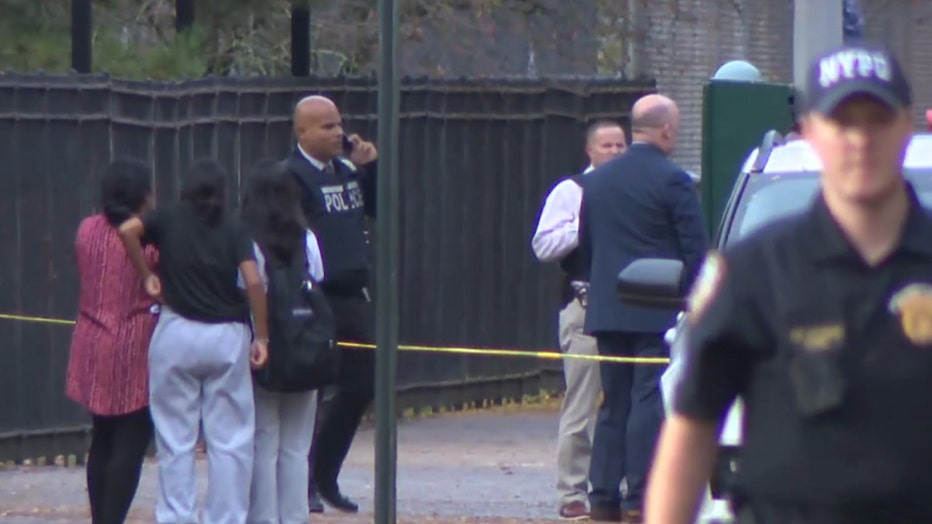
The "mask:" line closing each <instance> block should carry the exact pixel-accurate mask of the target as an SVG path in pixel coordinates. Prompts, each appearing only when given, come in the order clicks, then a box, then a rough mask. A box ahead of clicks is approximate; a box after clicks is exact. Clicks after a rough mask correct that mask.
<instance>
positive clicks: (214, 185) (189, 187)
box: [181, 158, 227, 224]
mask: <svg viewBox="0 0 932 524" xmlns="http://www.w3.org/2000/svg"><path fill="white" fill-rule="evenodd" d="M226 179H227V172H226V170H225V169H224V168H223V166H221V165H220V164H219V163H218V162H217V161H216V160H213V159H211V158H202V159H200V160H197V161H196V162H194V164H193V165H192V166H191V168H190V169H188V173H187V174H186V175H185V177H184V181H183V182H182V184H181V201H182V202H186V203H188V204H191V205H192V206H193V207H194V210H195V212H196V213H197V215H198V216H199V217H201V219H202V220H204V222H205V223H207V224H216V223H217V222H219V221H220V219H221V218H223V208H224V204H223V202H224V199H225V198H226Z"/></svg>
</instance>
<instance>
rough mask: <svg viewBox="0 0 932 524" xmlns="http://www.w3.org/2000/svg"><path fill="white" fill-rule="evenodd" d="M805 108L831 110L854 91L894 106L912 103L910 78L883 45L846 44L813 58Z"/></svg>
mask: <svg viewBox="0 0 932 524" xmlns="http://www.w3.org/2000/svg"><path fill="white" fill-rule="evenodd" d="M802 94H803V100H804V104H803V110H804V112H806V113H809V112H816V113H822V114H826V115H827V114H831V113H832V112H834V111H835V109H837V108H838V106H839V105H841V103H842V102H844V101H845V100H847V99H848V98H850V97H852V96H855V95H868V96H872V97H874V98H876V99H877V100H879V101H881V102H883V103H884V104H886V105H888V106H890V108H892V109H900V108H905V107H909V106H910V105H912V94H911V92H910V87H909V80H907V79H906V75H905V74H904V72H903V69H902V67H900V62H899V60H897V58H896V56H894V54H893V53H892V52H891V51H890V50H888V49H886V48H883V47H873V46H845V47H841V48H838V49H835V50H833V51H831V52H828V53H826V54H824V55H822V56H821V57H819V58H817V59H816V60H814V61H813V63H812V65H811V66H810V68H809V72H808V77H807V79H806V86H805V92H804V93H802Z"/></svg>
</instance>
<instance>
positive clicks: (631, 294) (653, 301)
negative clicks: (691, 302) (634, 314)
mask: <svg viewBox="0 0 932 524" xmlns="http://www.w3.org/2000/svg"><path fill="white" fill-rule="evenodd" d="M682 279H683V262H682V261H681V260H676V259H670V258H639V259H637V260H635V261H634V262H631V263H630V264H628V265H627V267H625V268H624V269H622V270H621V272H620V273H618V284H617V290H618V297H619V298H620V299H621V301H622V302H624V303H625V304H628V305H630V306H638V307H648V308H656V309H679V310H682V309H684V308H685V301H684V299H683V296H682V293H681V292H680V287H681V286H680V284H681V282H682Z"/></svg>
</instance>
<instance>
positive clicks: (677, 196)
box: [666, 171, 708, 289]
mask: <svg viewBox="0 0 932 524" xmlns="http://www.w3.org/2000/svg"><path fill="white" fill-rule="evenodd" d="M666 198H667V205H668V209H669V210H670V216H671V218H672V220H673V227H674V229H675V230H676V237H677V242H678V243H679V247H680V254H681V256H682V257H683V266H684V268H683V269H684V278H683V285H684V289H691V288H692V284H693V280H695V278H696V274H697V273H698V272H699V265H700V264H702V258H703V257H704V256H705V252H706V250H707V249H708V239H707V237H706V232H705V222H704V221H703V217H702V206H701V205H700V203H699V193H698V191H696V184H695V183H694V182H693V181H692V179H691V178H690V177H689V175H688V174H686V172H685V171H681V172H679V173H677V174H676V175H675V176H674V177H673V178H672V180H671V182H670V183H669V184H668V185H667V188H666Z"/></svg>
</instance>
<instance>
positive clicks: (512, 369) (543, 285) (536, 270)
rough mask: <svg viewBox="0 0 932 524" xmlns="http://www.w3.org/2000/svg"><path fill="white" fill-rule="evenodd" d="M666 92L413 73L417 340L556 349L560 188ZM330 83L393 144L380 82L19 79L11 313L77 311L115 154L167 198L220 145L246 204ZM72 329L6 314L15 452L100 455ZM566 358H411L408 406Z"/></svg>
mask: <svg viewBox="0 0 932 524" xmlns="http://www.w3.org/2000/svg"><path fill="white" fill-rule="evenodd" d="M652 91H654V85H653V83H652V82H648V81H642V82H627V81H626V82H619V81H591V80H582V79H576V80H552V81H519V80H463V81H445V82H437V81H427V80H411V79H408V80H405V81H404V82H403V85H402V95H401V125H400V133H401V135H400V142H401V152H400V165H401V178H402V188H401V191H402V193H401V194H402V198H401V200H402V203H401V209H400V210H399V213H400V214H401V237H402V242H403V244H402V248H401V274H400V283H401V301H402V304H401V311H400V319H401V326H400V340H401V342H402V343H407V344H420V345H428V346H448V345H449V346H473V347H476V346H478V347H506V348H519V349H549V348H554V347H555V319H556V308H557V289H558V273H557V269H556V268H555V267H548V266H544V265H542V264H539V263H537V262H536V261H535V260H534V258H533V256H532V253H531V252H530V248H529V240H530V237H531V234H532V232H533V228H534V225H535V223H536V219H537V216H538V213H539V208H540V204H541V199H542V197H543V196H544V195H545V194H546V192H547V190H548V189H549V188H550V187H551V185H552V184H553V182H554V181H555V180H556V179H557V177H558V176H560V175H562V174H568V173H572V172H575V171H577V170H579V169H580V168H581V167H583V166H584V157H583V147H582V145H583V139H582V129H583V126H584V125H585V124H586V123H587V122H589V121H591V120H593V119H597V118H613V119H618V120H620V121H622V122H623V124H624V125H625V126H626V127H627V126H628V112H629V109H630V107H631V104H632V102H633V100H634V99H635V98H637V97H638V96H640V95H642V94H645V93H647V92H652ZM314 93H321V94H325V95H328V96H330V97H332V98H333V99H334V100H335V101H336V103H337V104H338V105H339V106H340V108H341V110H342V112H343V116H344V120H345V123H346V128H347V130H348V131H350V132H359V133H361V134H363V135H364V136H366V137H371V138H375V130H376V122H375V118H376V100H377V95H376V85H375V82H374V81H373V80H372V79H277V80H272V79H204V80H197V81H190V82H182V83H152V82H125V81H116V80H111V79H110V78H108V77H106V76H61V77H58V76H44V75H23V76H17V75H0V290H2V293H0V314H21V315H26V316H38V317H52V318H63V319H73V318H74V317H75V314H76V304H77V291H78V290H77V275H76V268H75V264H74V262H73V238H74V232H75V229H76V227H77V224H78V222H79V221H80V219H81V218H82V217H84V216H87V215H88V214H91V213H93V212H95V211H96V205H97V187H98V183H97V177H98V175H99V173H101V171H102V170H103V169H104V167H105V166H106V164H107V163H108V162H109V161H110V160H111V159H113V158H114V157H116V156H124V155H132V156H137V157H140V158H143V159H145V160H147V161H148V162H149V163H150V165H151V166H152V167H153V169H154V173H155V187H156V191H157V196H158V200H159V201H160V202H166V201H170V200H173V199H175V198H177V195H178V191H179V187H180V183H179V180H180V176H181V173H183V171H184V169H185V167H186V166H187V165H188V164H189V163H190V162H191V161H192V159H195V158H198V157H201V156H205V155H209V156H213V157H215V158H217V159H218V160H219V161H220V162H221V163H222V164H224V165H225V166H226V167H227V168H228V169H229V172H230V176H231V178H232V180H231V182H232V184H231V186H230V187H232V188H235V190H234V191H232V192H231V193H232V194H231V195H230V198H231V201H234V200H235V199H237V198H238V191H239V181H240V180H241V178H242V176H243V174H244V172H245V171H246V169H248V166H249V165H251V164H252V163H253V162H255V161H256V160H258V159H260V158H264V157H274V158H282V157H284V156H285V155H286V154H287V153H288V152H289V151H290V150H291V148H292V147H293V141H292V134H291V115H292V109H293V105H294V103H295V102H296V101H297V100H298V99H299V98H300V97H301V96H304V95H307V94H314ZM383 212H384V211H383ZM377 241H378V239H376V242H377ZM70 336H71V328H70V326H67V325H55V324H47V323H42V322H36V321H30V320H10V319H0V460H17V459H20V458H22V457H24V456H32V457H35V456H55V455H58V454H68V453H83V449H84V448H83V446H84V440H85V435H86V430H87V417H86V415H85V414H84V413H83V411H82V410H81V409H80V408H78V407H77V406H76V405H74V404H73V403H72V402H70V401H69V400H68V399H66V398H65V396H64V394H63V390H64V377H65V370H66V367H67V363H68V353H69V349H68V346H69V340H70ZM555 366H556V369H559V363H556V364H553V363H549V364H548V363H542V362H541V361H539V360H535V359H530V358H510V357H509V358H497V357H476V356H462V355H451V354H428V353H405V352H402V354H401V355H400V356H399V372H398V385H399V393H400V394H402V398H403V399H407V400H406V401H405V400H402V407H405V406H408V407H422V406H425V405H428V406H430V405H433V406H436V405H447V406H452V405H455V404H460V403H463V402H468V401H475V400H480V399H495V398H500V397H502V396H520V395H521V394H522V393H527V392H529V391H534V392H536V390H534V388H539V387H540V377H541V376H542V373H543V372H544V371H545V370H547V369H550V370H553V369H554V367H555Z"/></svg>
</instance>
